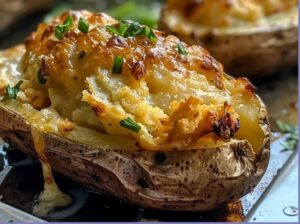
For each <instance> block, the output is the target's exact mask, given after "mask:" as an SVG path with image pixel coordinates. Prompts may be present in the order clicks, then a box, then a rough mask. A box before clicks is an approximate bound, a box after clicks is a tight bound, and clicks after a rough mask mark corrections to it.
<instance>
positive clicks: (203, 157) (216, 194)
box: [0, 105, 270, 211]
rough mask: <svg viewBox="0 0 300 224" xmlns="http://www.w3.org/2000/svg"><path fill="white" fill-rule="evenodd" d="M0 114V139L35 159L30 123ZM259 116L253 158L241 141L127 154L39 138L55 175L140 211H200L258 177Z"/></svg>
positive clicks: (241, 191)
mask: <svg viewBox="0 0 300 224" xmlns="http://www.w3.org/2000/svg"><path fill="white" fill-rule="evenodd" d="M0 114H1V116H0V123H1V125H0V137H2V138H3V139H4V140H5V141H7V142H8V143H9V144H10V145H12V146H14V147H16V148H18V149H19V150H21V151H23V152H24V153H27V154H29V155H32V156H36V153H35V150H34V148H33V142H32V136H31V132H30V124H29V123H28V122H27V121H26V120H25V119H24V118H23V117H21V116H20V115H18V114H16V113H15V112H13V111H11V110H9V109H8V108H6V107H5V106H2V105H0ZM260 117H261V120H260V125H261V127H262V128H263V130H264V133H265V135H266V138H265V142H264V144H263V149H262V152H261V154H260V155H258V156H256V157H255V153H254V151H253V150H251V147H249V145H248V144H249V143H247V141H238V142H236V143H233V144H229V145H225V146H223V147H216V148H211V149H197V150H189V151H168V152H167V151H166V152H153V151H137V152H134V153H132V152H128V151H127V150H125V151H123V150H105V149H101V148H93V147H90V146H88V145H84V144H81V143H78V142H76V141H73V140H67V139H65V138H62V137H60V136H58V135H54V134H47V133H45V134H44V139H45V145H46V155H47V157H48V160H49V162H50V164H51V166H52V168H53V169H54V170H55V171H57V172H59V173H62V174H63V175H65V176H67V177H69V178H71V179H73V180H74V181H77V182H78V183H81V184H83V185H86V186H88V187H89V188H92V189H94V190H96V191H100V190H104V191H106V192H108V193H110V194H112V195H114V196H116V197H118V198H121V199H124V200H126V201H128V202H131V203H134V204H137V205H139V206H141V207H147V208H153V209H160V210H178V211H205V210H210V209H213V208H216V207H218V206H220V205H221V204H223V203H225V202H229V201H234V200H236V199H239V198H240V197H242V196H243V195H245V194H247V193H248V192H250V191H252V190H253V188H254V187H255V186H256V184H257V183H258V182H259V181H260V179H261V177H262V176H263V174H264V172H265V170H266V167H267V165H268V161H269V155H270V151H269V150H270V129H269V123H268V119H267V116H266V111H265V109H262V110H261V116H260ZM162 155H163V156H162Z"/></svg>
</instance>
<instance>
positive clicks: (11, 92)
mask: <svg viewBox="0 0 300 224" xmlns="http://www.w3.org/2000/svg"><path fill="white" fill-rule="evenodd" d="M22 83H23V81H22V80H21V81H19V82H18V83H17V84H16V85H15V86H14V87H11V86H10V85H8V86H6V88H5V91H6V96H5V98H8V99H17V94H18V92H19V91H20V86H21V85H22Z"/></svg>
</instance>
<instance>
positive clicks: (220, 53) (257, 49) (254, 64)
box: [159, 8, 298, 78]
mask: <svg viewBox="0 0 300 224" xmlns="http://www.w3.org/2000/svg"><path fill="white" fill-rule="evenodd" d="M165 13H166V8H164V9H163V10H162V15H161V20H160V25H159V26H160V29H161V30H164V31H166V32H167V33H171V34H174V35H176V36H178V37H179V38H180V39H182V40H184V41H185V42H186V43H188V44H198V45H200V46H203V47H204V48H205V49H207V50H208V51H209V52H210V54H211V55H212V56H214V58H216V59H217V60H218V61H220V62H221V63H222V64H223V65H224V68H225V72H227V73H229V74H231V75H234V76H242V75H243V76H247V77H250V78H260V77H262V76H267V75H270V74H273V73H275V72H277V71H278V70H280V69H284V68H287V67H291V66H296V65H297V63H298V26H297V25H296V24H293V23H291V24H286V25H285V26H281V27H268V28H267V29H265V30H260V31H256V32H249V33H241V34H224V33H223V34H222V33H217V32H210V33H208V34H206V35H203V36H196V35H195V34H193V33H192V34H191V35H186V34H184V33H179V32H174V31H173V30H171V29H170V28H169V26H168V23H167V21H166V19H165Z"/></svg>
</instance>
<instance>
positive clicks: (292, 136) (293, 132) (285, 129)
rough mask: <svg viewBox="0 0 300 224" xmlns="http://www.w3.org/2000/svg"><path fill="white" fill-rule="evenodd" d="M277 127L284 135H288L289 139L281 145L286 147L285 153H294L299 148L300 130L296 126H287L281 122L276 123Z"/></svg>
mask: <svg viewBox="0 0 300 224" xmlns="http://www.w3.org/2000/svg"><path fill="white" fill-rule="evenodd" d="M276 124H277V127H278V128H279V130H280V131H281V132H282V133H285V134H287V135H288V136H287V139H286V140H285V142H284V143H282V144H281V145H282V146H283V147H284V149H283V151H293V150H296V149H297V146H298V128H297V126H296V125H292V124H287V123H285V122H283V121H281V120H277V121H276Z"/></svg>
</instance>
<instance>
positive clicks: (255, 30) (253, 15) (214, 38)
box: [160, 0, 298, 77]
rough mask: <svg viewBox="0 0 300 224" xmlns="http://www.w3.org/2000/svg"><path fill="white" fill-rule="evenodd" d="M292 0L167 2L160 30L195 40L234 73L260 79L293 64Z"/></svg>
mask: <svg viewBox="0 0 300 224" xmlns="http://www.w3.org/2000/svg"><path fill="white" fill-rule="evenodd" d="M297 4H298V2H297V1H296V0H215V1H210V0H203V1H196V0H187V1H179V0H168V1H167V3H166V5H165V7H164V8H163V10H162V15H161V20H160V28H161V29H162V30H166V31H168V32H169V33H172V34H176V35H177V36H178V37H179V38H181V39H182V40H184V41H186V42H187V43H189V44H200V45H201V46H203V47H204V48H206V49H207V50H209V52H210V53H211V54H212V55H213V56H214V57H215V58H216V59H217V60H219V61H220V62H221V63H222V64H223V65H224V67H225V71H228V72H230V74H233V75H238V76H240V75H247V76H251V77H261V76H262V75H268V74H271V73H273V72H276V71H277V70H278V69H282V68H285V67H288V66H296V65H297V63H298V60H297V59H298V50H297V49H298V8H297Z"/></svg>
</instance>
